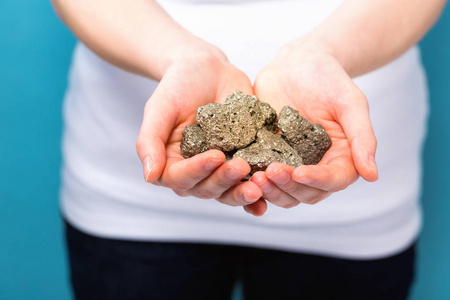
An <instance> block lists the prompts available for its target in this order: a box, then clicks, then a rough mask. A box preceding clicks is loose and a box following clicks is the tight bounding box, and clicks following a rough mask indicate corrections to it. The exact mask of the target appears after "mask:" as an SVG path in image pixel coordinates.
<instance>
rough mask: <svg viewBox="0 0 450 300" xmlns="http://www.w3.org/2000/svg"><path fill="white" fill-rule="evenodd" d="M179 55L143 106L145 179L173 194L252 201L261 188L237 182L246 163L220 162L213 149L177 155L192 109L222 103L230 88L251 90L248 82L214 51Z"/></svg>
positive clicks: (247, 168) (139, 150) (140, 149)
mask: <svg viewBox="0 0 450 300" xmlns="http://www.w3.org/2000/svg"><path fill="white" fill-rule="evenodd" d="M183 55H184V56H183V57H185V58H180V59H175V60H174V61H173V63H172V64H171V66H170V67H169V68H168V70H167V71H166V73H165V75H164V76H163V78H162V80H161V82H160V84H159V85H158V87H157V89H156V90H155V92H154V93H153V95H152V96H151V98H150V99H149V100H148V102H147V104H146V107H145V111H144V119H143V122H142V126H141V131H140V133H139V137H138V140H137V143H136V148H137V153H138V155H139V157H140V159H141V161H142V163H143V165H144V176H145V180H146V181H147V182H150V183H154V184H157V185H162V186H165V187H169V188H171V189H172V190H174V191H175V193H176V194H177V195H179V196H195V197H199V198H204V199H212V198H215V199H217V200H218V201H220V202H222V203H225V204H228V205H232V206H239V205H248V204H250V203H253V202H255V201H257V200H258V199H259V198H260V197H261V196H262V191H261V189H260V188H259V187H258V186H257V185H256V184H255V183H254V182H250V181H248V182H244V183H241V182H240V180H241V179H242V178H243V177H245V176H246V175H247V174H248V173H249V172H250V166H249V165H248V163H247V162H246V161H244V160H242V159H233V160H230V161H227V162H224V161H225V155H224V153H222V152H221V151H218V150H209V151H206V152H204V153H201V154H199V155H196V156H194V157H191V158H189V159H184V158H183V157H182V156H181V154H180V140H181V134H182V132H183V130H184V128H185V127H186V125H192V124H194V123H195V118H196V114H197V109H198V108H199V107H200V106H203V105H205V104H208V103H211V102H220V101H224V100H225V97H226V96H227V95H229V94H231V93H232V92H233V91H234V90H236V89H239V90H241V91H242V92H244V93H248V94H251V93H252V85H251V82H250V80H249V79H248V77H247V76H246V75H245V74H243V73H242V72H241V71H239V70H238V69H236V68H235V67H234V66H233V65H231V64H230V63H229V62H228V60H227V59H226V57H225V56H224V55H221V53H220V52H216V53H213V54H211V53H209V52H198V53H190V54H189V55H186V54H183Z"/></svg>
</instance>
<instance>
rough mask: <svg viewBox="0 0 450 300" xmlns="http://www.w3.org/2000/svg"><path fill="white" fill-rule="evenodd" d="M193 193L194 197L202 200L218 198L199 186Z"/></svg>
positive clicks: (194, 188) (193, 189)
mask: <svg viewBox="0 0 450 300" xmlns="http://www.w3.org/2000/svg"><path fill="white" fill-rule="evenodd" d="M192 191H193V195H194V196H195V197H197V198H200V199H213V198H217V197H216V196H217V195H215V194H214V193H213V192H211V191H208V190H205V189H202V188H199V187H197V186H195V187H193V188H192Z"/></svg>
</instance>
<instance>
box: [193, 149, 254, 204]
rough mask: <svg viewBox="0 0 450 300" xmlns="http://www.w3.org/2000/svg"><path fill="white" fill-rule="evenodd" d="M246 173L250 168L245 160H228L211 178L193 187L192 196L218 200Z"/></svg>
mask: <svg viewBox="0 0 450 300" xmlns="http://www.w3.org/2000/svg"><path fill="white" fill-rule="evenodd" d="M248 173H250V166H249V165H248V163H247V162H246V161H245V160H243V159H241V158H236V159H232V160H229V161H227V162H225V163H224V164H223V165H221V166H220V167H219V168H218V169H217V170H216V171H215V172H214V173H212V174H211V176H209V177H208V178H206V179H205V180H202V181H201V182H199V183H198V184H197V185H195V187H194V193H193V195H194V196H195V197H199V198H204V199H213V198H219V197H220V196H222V194H223V193H224V192H225V191H227V190H228V189H229V188H231V187H233V186H234V185H236V184H238V183H239V182H240V180H241V179H242V178H244V177H245V176H246V175H247V174H248Z"/></svg>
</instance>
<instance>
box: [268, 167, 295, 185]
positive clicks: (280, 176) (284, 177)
mask: <svg viewBox="0 0 450 300" xmlns="http://www.w3.org/2000/svg"><path fill="white" fill-rule="evenodd" d="M269 179H270V180H272V181H274V182H275V183H278V184H286V183H288V182H289V180H290V179H291V176H289V174H288V173H286V172H285V171H283V170H281V171H278V172H277V173H275V174H273V175H272V176H271V177H269Z"/></svg>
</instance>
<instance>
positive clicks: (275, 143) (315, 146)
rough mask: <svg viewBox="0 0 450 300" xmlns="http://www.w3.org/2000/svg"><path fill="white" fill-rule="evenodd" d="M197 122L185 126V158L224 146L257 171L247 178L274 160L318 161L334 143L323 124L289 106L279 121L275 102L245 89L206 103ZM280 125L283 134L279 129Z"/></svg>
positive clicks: (295, 164) (231, 155)
mask: <svg viewBox="0 0 450 300" xmlns="http://www.w3.org/2000/svg"><path fill="white" fill-rule="evenodd" d="M196 121H197V124H195V125H190V126H186V128H185V130H184V131H183V137H182V140H181V146H180V148H181V154H182V155H183V157H185V158H189V157H192V156H194V155H197V154H199V153H202V152H204V151H206V150H208V149H218V150H221V151H223V152H224V153H225V156H226V160H230V159H232V158H242V159H245V160H246V161H247V162H248V163H249V164H250V166H251V173H250V174H249V175H247V176H246V177H245V178H244V180H248V179H249V178H250V176H251V175H252V174H253V173H255V172H257V171H264V170H265V169H266V168H267V166H268V165H269V164H270V163H272V162H279V163H283V164H286V165H289V166H293V167H298V166H300V165H302V164H305V165H308V164H317V163H318V162H319V161H320V160H321V159H322V157H323V155H324V154H325V152H326V151H327V150H328V149H329V148H330V147H331V139H330V137H329V136H328V134H327V133H326V132H325V130H324V129H323V127H322V126H321V125H319V124H311V123H310V122H308V121H307V120H306V119H305V118H303V117H302V116H300V114H299V113H298V111H296V110H295V109H293V108H291V107H289V106H285V107H283V109H282V110H281V112H280V116H279V120H278V126H277V115H276V112H275V110H274V109H273V108H272V107H270V105H269V104H267V103H264V102H261V101H259V100H258V98H257V97H256V96H251V95H244V94H243V93H242V92H240V91H235V92H234V93H233V94H232V95H230V96H228V97H227V98H226V100H225V103H224V104H220V103H210V104H207V105H205V106H202V107H200V108H199V109H198V111H197V119H196ZM278 128H279V129H280V130H281V132H282V133H283V135H281V134H277V133H276V132H277V130H278Z"/></svg>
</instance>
